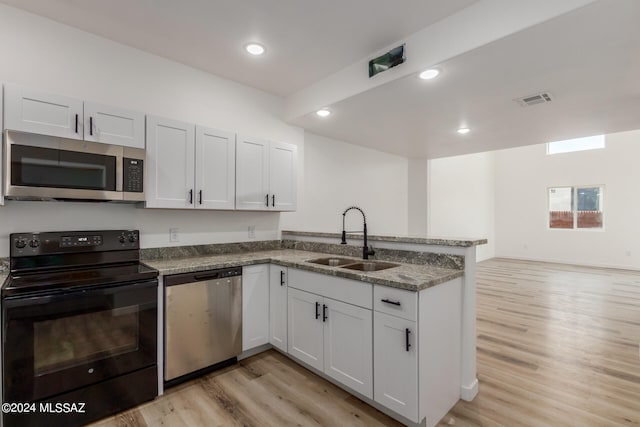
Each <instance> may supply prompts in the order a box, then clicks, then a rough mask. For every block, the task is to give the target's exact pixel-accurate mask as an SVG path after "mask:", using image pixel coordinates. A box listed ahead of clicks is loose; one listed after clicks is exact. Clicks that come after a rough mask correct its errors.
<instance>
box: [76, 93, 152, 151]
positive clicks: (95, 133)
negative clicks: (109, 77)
mask: <svg viewBox="0 0 640 427" xmlns="http://www.w3.org/2000/svg"><path fill="white" fill-rule="evenodd" d="M84 139H85V141H93V142H102V143H105V144H114V145H122V146H124V147H133V148H144V114H142V113H138V112H136V111H129V110H125V109H122V108H115V107H111V106H108V105H101V104H96V103H94V102H86V101H85V103H84Z"/></svg>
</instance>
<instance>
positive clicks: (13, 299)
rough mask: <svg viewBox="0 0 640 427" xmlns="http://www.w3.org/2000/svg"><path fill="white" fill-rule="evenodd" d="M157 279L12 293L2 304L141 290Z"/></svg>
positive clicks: (22, 304) (36, 303)
mask: <svg viewBox="0 0 640 427" xmlns="http://www.w3.org/2000/svg"><path fill="white" fill-rule="evenodd" d="M157 287H158V279H152V280H147V281H141V282H135V283H130V284H124V283H123V284H110V285H104V286H91V285H89V286H83V287H78V288H69V289H65V290H64V291H58V292H54V293H50V294H42V293H41V294H39V295H33V294H32V295H23V294H21V295H12V296H9V297H5V298H3V299H2V305H3V306H4V309H13V308H20V307H28V306H39V305H43V304H51V303H59V302H64V301H67V300H73V299H78V298H79V297H81V298H82V297H91V296H101V295H111V294H114V293H117V292H122V291H127V290H136V291H139V290H143V289H146V288H157ZM146 302H150V303H153V302H155V303H157V300H154V301H146ZM144 303H145V302H144V301H143V302H140V301H137V302H135V304H144Z"/></svg>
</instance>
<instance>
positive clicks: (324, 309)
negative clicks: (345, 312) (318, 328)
mask: <svg viewBox="0 0 640 427" xmlns="http://www.w3.org/2000/svg"><path fill="white" fill-rule="evenodd" d="M327 319H328V317H327V306H326V305H325V304H322V321H323V322H326V321H327Z"/></svg>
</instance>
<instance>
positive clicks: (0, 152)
mask: <svg viewBox="0 0 640 427" xmlns="http://www.w3.org/2000/svg"><path fill="white" fill-rule="evenodd" d="M2 95H3V85H2V83H0V131H2V132H4V123H3V118H4V114H3V106H4V98H3V96H2ZM2 135H4V134H2ZM2 135H0V205H4V186H3V185H2V181H3V176H4V175H2V165H3V164H4V160H3V159H4V157H3V156H4V145H3V138H4V136H2Z"/></svg>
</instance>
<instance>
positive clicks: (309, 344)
mask: <svg viewBox="0 0 640 427" xmlns="http://www.w3.org/2000/svg"><path fill="white" fill-rule="evenodd" d="M288 300H289V354H290V355H292V356H293V357H295V358H297V359H300V360H301V361H302V362H304V363H306V364H307V365H310V366H313V367H314V368H316V369H317V370H319V371H322V370H324V351H323V350H324V340H323V332H324V325H323V324H322V300H323V298H322V297H321V296H318V295H315V294H311V293H309V292H304V291H300V290H298V289H292V288H290V289H289V296H288Z"/></svg>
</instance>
